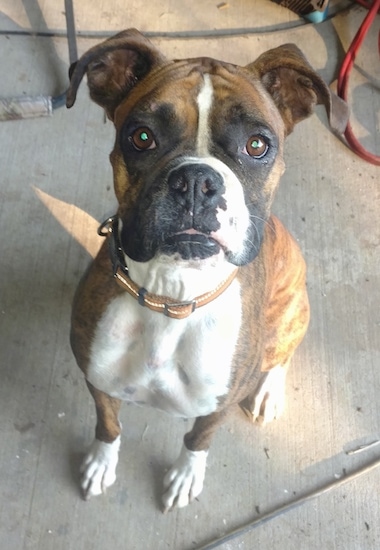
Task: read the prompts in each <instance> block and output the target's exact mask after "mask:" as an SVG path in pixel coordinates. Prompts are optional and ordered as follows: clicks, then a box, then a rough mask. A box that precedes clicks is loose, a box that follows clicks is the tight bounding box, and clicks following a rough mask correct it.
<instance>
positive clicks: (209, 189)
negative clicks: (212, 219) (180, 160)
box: [168, 164, 225, 214]
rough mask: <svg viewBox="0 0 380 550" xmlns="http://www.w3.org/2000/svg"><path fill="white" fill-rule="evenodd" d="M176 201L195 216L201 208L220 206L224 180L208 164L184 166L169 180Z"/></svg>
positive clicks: (174, 172)
mask: <svg viewBox="0 0 380 550" xmlns="http://www.w3.org/2000/svg"><path fill="white" fill-rule="evenodd" d="M168 185H169V189H170V191H171V192H172V194H173V195H174V198H175V200H176V201H177V202H178V203H179V204H181V205H182V206H184V207H185V208H186V210H188V211H189V212H192V213H193V214H195V212H197V211H198V210H199V209H201V208H211V207H216V206H218V204H219V202H220V198H221V196H222V194H223V193H224V191H225V187H224V183H223V178H222V176H221V175H220V174H219V173H218V172H216V171H215V170H214V169H213V168H211V166H208V165H207V164H184V165H183V166H180V167H179V168H176V169H175V170H173V171H172V172H171V173H170V175H169V179H168Z"/></svg>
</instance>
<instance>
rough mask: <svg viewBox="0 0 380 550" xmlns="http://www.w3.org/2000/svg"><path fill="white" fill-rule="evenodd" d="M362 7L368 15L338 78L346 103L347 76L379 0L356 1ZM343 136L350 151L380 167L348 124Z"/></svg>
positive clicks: (340, 93)
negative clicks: (369, 2)
mask: <svg viewBox="0 0 380 550" xmlns="http://www.w3.org/2000/svg"><path fill="white" fill-rule="evenodd" d="M357 1H358V2H359V3H360V4H362V5H363V6H366V7H368V8H369V11H368V14H367V15H366V17H365V19H364V21H363V23H362V24H361V26H360V28H359V30H358V32H357V33H356V35H355V38H354V39H353V41H352V43H351V46H350V47H349V49H348V51H347V54H346V57H345V58H344V60H343V63H342V67H341V69H340V72H339V76H338V95H339V96H340V97H341V98H342V99H344V100H345V101H347V89H348V80H349V75H350V72H351V69H352V66H353V64H354V61H355V57H356V54H357V53H358V51H359V48H360V46H361V44H362V42H363V40H364V38H365V37H366V35H367V32H368V31H369V28H370V26H371V25H372V23H373V20H374V18H375V16H376V14H377V12H378V11H379V9H380V0H374V1H373V3H372V5H371V6H370V7H369V6H368V4H367V2H366V1H365V0H364V1H363V0H357ZM378 46H379V51H380V33H379V44H378ZM344 136H345V138H346V140H347V143H348V144H349V146H350V147H351V149H352V150H353V151H354V152H355V153H356V154H357V155H358V156H359V157H361V158H363V159H364V160H366V161H367V162H370V163H371V164H376V165H377V166H380V156H377V155H374V154H372V153H370V152H369V151H367V150H366V149H365V148H364V147H363V146H362V145H361V143H360V142H359V141H358V140H357V138H356V137H355V135H354V132H353V130H352V127H351V125H350V123H349V122H348V124H347V128H346V130H345V132H344Z"/></svg>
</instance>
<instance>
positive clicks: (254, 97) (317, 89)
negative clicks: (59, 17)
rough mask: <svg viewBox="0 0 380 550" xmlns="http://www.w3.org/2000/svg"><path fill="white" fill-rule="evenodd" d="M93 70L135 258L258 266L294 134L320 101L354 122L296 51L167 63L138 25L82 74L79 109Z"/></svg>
mask: <svg viewBox="0 0 380 550" xmlns="http://www.w3.org/2000/svg"><path fill="white" fill-rule="evenodd" d="M85 73H87V77H88V85H89V89H90V95H91V97H92V99H93V100H94V101H95V102H96V103H98V104H99V105H101V106H102V107H103V108H104V109H105V111H106V113H107V116H108V117H109V118H110V119H111V120H112V121H113V122H114V125H115V128H116V142H115V147H114V150H113V151H112V153H111V162H112V165H113V170H114V185H115V192H116V196H117V199H118V201H119V205H120V206H119V216H120V219H121V221H122V230H121V242H122V246H123V248H124V251H125V253H126V254H127V255H128V256H129V257H130V258H132V259H134V260H136V261H148V260H150V259H152V258H154V257H156V256H158V255H160V254H165V255H171V256H173V255H174V257H176V258H181V259H184V260H188V259H200V260H202V259H205V258H209V257H210V256H213V255H215V254H223V255H224V257H225V258H226V260H227V261H228V262H230V263H232V264H235V265H244V264H246V263H248V262H250V261H252V260H253V259H254V258H255V256H256V255H257V254H258V251H259V249H260V245H261V241H262V238H263V231H264V224H265V222H266V220H267V219H268V217H269V215H270V207H271V203H272V200H273V195H274V192H275V190H276V187H277V184H278V182H279V179H280V176H281V174H282V173H283V170H284V163H283V142H284V138H285V136H286V135H287V134H289V133H290V132H291V131H292V129H293V127H294V125H295V124H296V123H297V122H299V121H301V120H302V119H304V118H305V117H307V116H308V115H310V114H311V113H312V110H313V108H314V106H315V105H316V104H319V103H321V104H324V105H325V107H326V109H327V111H328V114H329V116H330V119H331V118H332V117H334V116H335V120H332V125H333V126H335V127H336V128H339V124H341V128H340V130H343V127H344V122H345V120H346V116H347V115H346V110H345V106H344V105H343V104H339V102H338V103H337V107H338V111H337V110H336V109H335V108H334V109H333V105H332V103H333V101H337V98H336V97H335V98H334V96H332V95H331V94H330V92H329V89H328V88H327V86H326V85H325V83H324V82H323V80H322V79H321V78H320V77H319V76H318V75H317V74H316V73H315V72H314V70H313V69H312V68H311V67H310V65H309V64H308V62H307V61H306V59H305V58H304V56H303V55H302V53H301V52H300V51H299V49H298V48H297V47H296V46H294V45H292V44H287V45H284V46H281V47H279V48H276V49H273V50H269V51H268V52H266V53H264V54H262V55H261V56H260V57H259V58H258V59H257V60H256V61H254V62H253V63H251V64H249V65H247V66H245V67H239V66H236V65H232V64H229V63H224V62H222V61H216V60H214V59H210V58H207V57H204V58H198V59H187V60H178V61H177V60H176V61H172V60H167V59H166V58H165V57H164V56H163V55H162V54H161V53H160V52H159V51H158V50H157V49H156V48H155V47H154V46H153V44H152V43H151V42H149V41H148V40H147V39H146V38H145V37H144V36H143V35H141V34H140V33H139V32H138V31H136V30H134V29H132V30H127V31H124V32H122V33H119V34H118V35H116V36H115V37H113V38H111V39H109V40H106V41H105V42H103V43H102V44H100V45H98V46H95V47H94V48H92V49H91V50H89V51H88V52H87V53H86V54H85V55H84V56H83V57H82V58H81V59H80V60H79V61H78V62H77V63H76V65H75V66H73V67H72V68H71V71H70V76H71V83H70V88H69V90H68V93H67V106H68V107H71V106H72V105H73V104H74V102H75V97H76V92H77V89H78V86H79V84H80V82H81V80H82V78H83V75H84V74H85ZM336 113H338V114H337V115H336Z"/></svg>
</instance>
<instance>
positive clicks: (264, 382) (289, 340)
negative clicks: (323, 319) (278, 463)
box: [240, 219, 310, 423]
mask: <svg viewBox="0 0 380 550" xmlns="http://www.w3.org/2000/svg"><path fill="white" fill-rule="evenodd" d="M273 223H274V228H275V229H276V230H275V231H274V232H273V233H269V236H270V238H271V239H272V251H273V261H272V264H271V265H272V273H271V277H270V288H269V293H268V294H269V297H268V302H267V305H266V310H265V348H264V358H263V363H262V367H261V371H262V373H261V377H260V381H259V384H258V386H257V388H256V390H255V391H254V392H253V393H251V394H250V395H248V397H247V398H246V399H245V400H244V401H243V402H242V403H241V404H240V405H241V407H242V409H243V410H244V412H245V413H247V415H248V416H249V417H250V418H251V420H252V421H253V422H255V421H259V422H262V423H267V422H270V421H272V420H274V419H275V418H278V417H279V416H280V415H281V413H282V412H283V409H284V405H285V379H286V372H287V369H288V366H289V364H290V361H291V358H292V357H293V354H294V352H295V350H296V348H297V346H298V345H299V344H300V342H301V341H302V339H303V337H304V335H305V332H306V330H307V327H308V324H309V316H310V311H309V300H308V296H307V291H306V282H305V275H306V267H305V262H304V260H303V258H302V255H301V252H300V250H299V248H298V245H297V243H296V242H295V241H294V240H293V238H292V237H291V236H290V234H289V233H287V231H286V230H285V229H284V227H283V226H282V225H281V224H280V223H279V221H278V220H275V219H273ZM278 235H282V238H281V239H277V236H278ZM279 243H280V244H281V246H279Z"/></svg>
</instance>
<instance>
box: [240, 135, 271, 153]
mask: <svg viewBox="0 0 380 550" xmlns="http://www.w3.org/2000/svg"><path fill="white" fill-rule="evenodd" d="M267 151H268V144H267V143H266V141H264V139H263V138H262V137H261V136H251V137H250V138H249V140H248V141H247V145H246V146H245V150H244V152H245V153H247V155H249V156H250V157H255V158H261V157H263V156H264V155H265V154H266V152H267Z"/></svg>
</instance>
